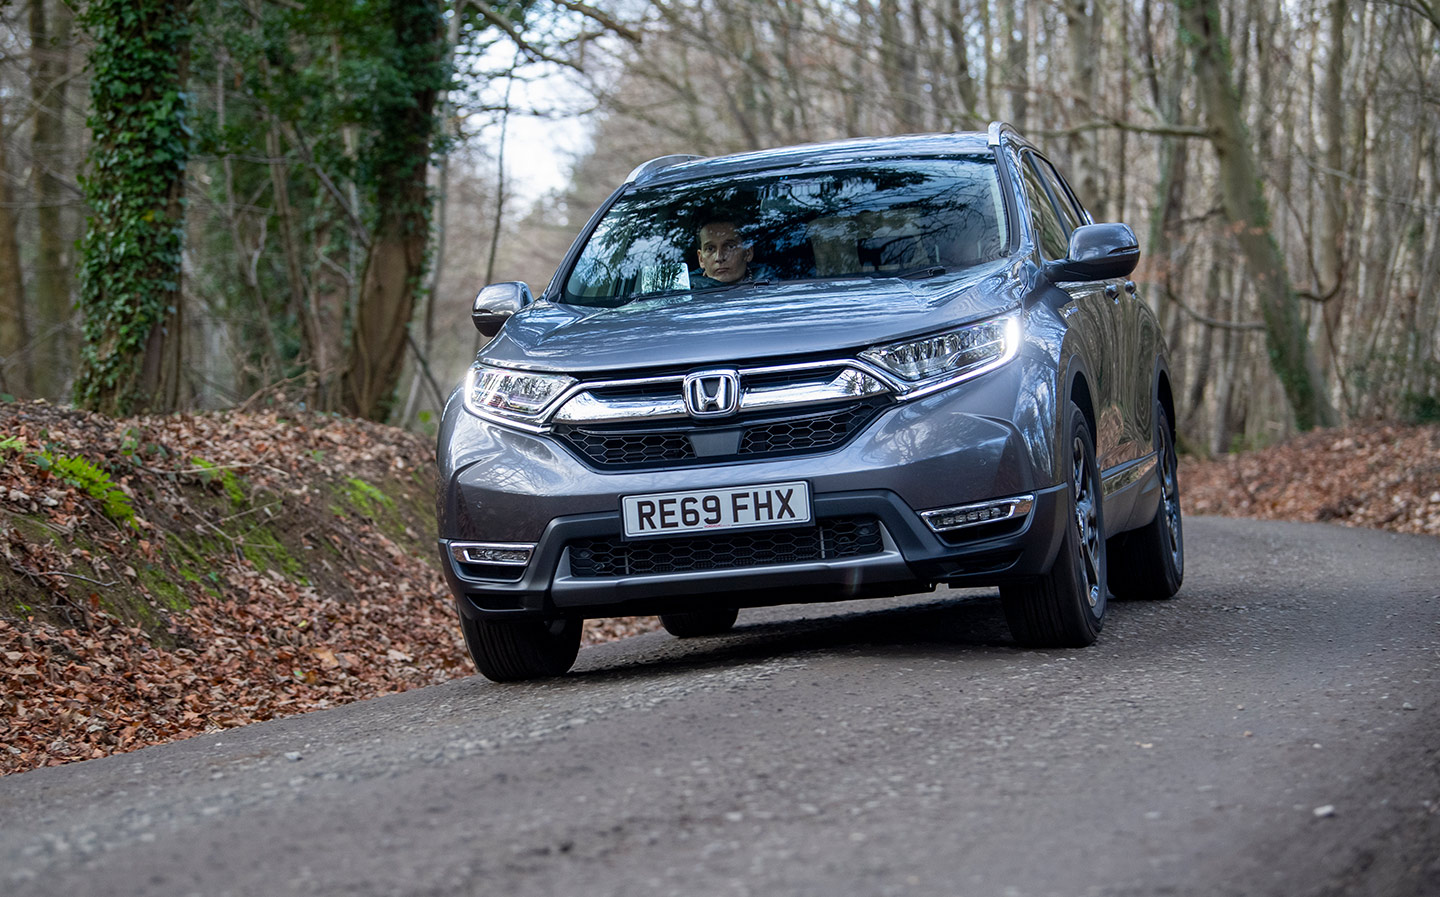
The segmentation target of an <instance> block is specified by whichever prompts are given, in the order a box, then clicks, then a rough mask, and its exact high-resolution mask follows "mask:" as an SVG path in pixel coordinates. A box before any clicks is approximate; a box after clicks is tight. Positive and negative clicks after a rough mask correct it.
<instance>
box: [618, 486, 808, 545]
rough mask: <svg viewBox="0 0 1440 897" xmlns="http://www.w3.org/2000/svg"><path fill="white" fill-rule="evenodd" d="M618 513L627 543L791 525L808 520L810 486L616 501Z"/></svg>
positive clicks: (701, 491) (671, 494)
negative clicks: (623, 525) (697, 533)
mask: <svg viewBox="0 0 1440 897" xmlns="http://www.w3.org/2000/svg"><path fill="white" fill-rule="evenodd" d="M620 510H621V514H622V515H623V516H624V518H625V535H626V536H628V537H630V538H635V537H642V536H661V535H664V536H669V535H674V534H676V533H693V532H711V531H714V530H724V529H742V528H743V529H750V528H752V527H759V526H786V525H789V526H794V525H796V524H802V523H809V522H810V520H811V511H810V485H809V484H808V483H806V482H804V481H803V480H801V481H796V482H794V483H767V484H765V485H763V486H735V487H731V488H728V489H696V490H694V491H691V492H655V493H652V494H650V495H627V496H625V497H624V498H622V499H621V500H620Z"/></svg>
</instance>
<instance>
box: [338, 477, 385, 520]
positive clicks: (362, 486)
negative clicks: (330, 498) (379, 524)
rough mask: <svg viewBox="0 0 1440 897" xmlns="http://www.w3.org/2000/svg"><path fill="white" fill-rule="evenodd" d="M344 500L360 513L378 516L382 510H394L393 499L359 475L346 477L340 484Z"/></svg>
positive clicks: (367, 515) (373, 516)
mask: <svg viewBox="0 0 1440 897" xmlns="http://www.w3.org/2000/svg"><path fill="white" fill-rule="evenodd" d="M341 492H342V494H343V495H344V497H345V500H346V501H347V502H348V503H349V504H350V505H351V506H352V507H354V508H355V509H356V510H358V511H359V512H360V513H361V514H364V515H365V516H366V517H370V518H379V517H380V516H381V512H382V511H393V510H395V501H394V500H393V499H392V498H390V496H388V495H386V494H385V493H384V492H381V491H380V490H379V489H377V488H376V487H374V486H372V485H371V484H369V483H367V482H365V481H364V480H362V479H360V478H359V477H346V478H345V482H344V484H343V485H342V486H341Z"/></svg>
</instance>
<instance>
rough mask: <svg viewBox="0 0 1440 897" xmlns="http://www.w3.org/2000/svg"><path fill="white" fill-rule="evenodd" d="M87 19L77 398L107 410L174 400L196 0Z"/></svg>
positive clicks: (127, 7) (106, 10)
mask: <svg viewBox="0 0 1440 897" xmlns="http://www.w3.org/2000/svg"><path fill="white" fill-rule="evenodd" d="M81 21H82V23H83V24H84V26H85V28H86V29H87V30H88V31H89V33H90V36H91V38H92V39H93V40H94V42H95V43H94V48H93V49H92V50H91V52H90V78H91V81H90V96H91V112H90V116H89V118H88V124H89V127H90V130H91V133H92V135H93V140H92V144H91V150H90V156H89V171H88V173H87V174H85V175H84V176H83V177H82V178H81V185H82V187H83V188H84V190H85V198H86V200H87V202H88V203H89V205H90V209H91V217H90V219H89V222H88V226H87V227H86V233H85V238H84V240H83V242H82V244H81V268H80V296H79V305H80V310H81V312H82V314H83V317H84V333H85V345H84V348H83V350H82V355H81V369H80V374H79V376H78V377H77V379H76V383H75V400H76V402H77V403H79V404H81V405H83V406H85V407H87V408H91V409H94V410H98V411H103V412H105V413H108V414H112V415H126V414H131V413H134V412H136V411H141V410H156V411H164V410H170V408H172V407H173V406H174V404H175V402H176V401H177V398H178V392H177V388H178V378H177V376H176V375H177V374H178V368H177V366H176V365H175V364H173V359H175V358H177V357H178V355H177V354H176V349H177V348H178V345H179V343H178V341H179V333H178V332H177V330H178V328H176V327H175V326H174V323H175V321H176V319H177V318H178V314H179V308H180V305H179V303H180V276H181V250H182V247H183V245H184V214H185V196H184V190H185V166H186V162H187V160H188V158H189V153H190V138H191V132H190V127H189V124H188V122H187V117H188V112H187V97H186V94H185V90H184V86H185V76H186V69H187V66H188V58H189V46H190V20H189V2H188V0H91V2H90V3H89V5H88V7H87V8H86V10H85V12H84V14H83V15H82V18H81ZM167 324H168V325H169V326H167Z"/></svg>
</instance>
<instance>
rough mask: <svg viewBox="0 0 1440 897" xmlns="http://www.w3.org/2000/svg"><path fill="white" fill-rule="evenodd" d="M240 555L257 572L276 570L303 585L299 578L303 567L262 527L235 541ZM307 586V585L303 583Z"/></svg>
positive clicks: (302, 578) (273, 535)
mask: <svg viewBox="0 0 1440 897" xmlns="http://www.w3.org/2000/svg"><path fill="white" fill-rule="evenodd" d="M236 543H237V545H238V546H239V548H240V553H241V554H243V555H245V559H246V560H248V561H249V562H250V563H252V564H254V565H255V569H257V570H262V571H263V570H270V569H272V568H273V569H276V570H278V571H280V572H281V573H284V574H285V575H286V576H290V577H294V578H297V579H299V580H300V581H301V582H302V583H305V579H304V577H303V576H301V573H303V572H304V569H305V568H304V565H302V564H301V563H300V562H299V561H298V560H296V559H295V557H294V556H293V555H291V554H290V552H289V551H286V550H285V546H284V545H282V544H281V542H280V540H279V539H278V538H276V536H275V534H274V533H273V532H271V531H270V530H269V529H267V528H266V527H263V526H257V527H255V528H254V529H251V530H249V531H247V532H246V533H245V534H244V535H243V536H241V537H239V538H238V539H237V540H236ZM305 584H307V585H308V583H305Z"/></svg>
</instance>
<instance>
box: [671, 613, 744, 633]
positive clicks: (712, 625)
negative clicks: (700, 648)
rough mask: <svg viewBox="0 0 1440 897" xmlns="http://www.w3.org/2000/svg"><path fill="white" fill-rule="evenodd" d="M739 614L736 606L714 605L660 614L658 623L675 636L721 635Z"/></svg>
mask: <svg viewBox="0 0 1440 897" xmlns="http://www.w3.org/2000/svg"><path fill="white" fill-rule="evenodd" d="M739 616H740V611H739V610H737V609H736V608H733V607H714V608H708V609H706V610H692V611H682V612H679V613H673V614H661V615H660V625H661V626H664V627H665V631H666V632H668V633H670V634H671V635H673V636H675V637H676V638H699V637H700V636H702V635H722V634H724V633H726V632H729V631H730V629H731V628H732V627H733V626H734V625H735V621H736V620H737V619H738V618H739Z"/></svg>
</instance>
